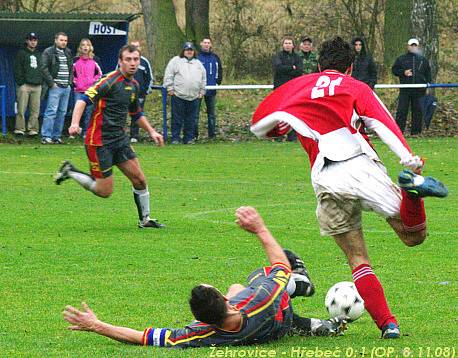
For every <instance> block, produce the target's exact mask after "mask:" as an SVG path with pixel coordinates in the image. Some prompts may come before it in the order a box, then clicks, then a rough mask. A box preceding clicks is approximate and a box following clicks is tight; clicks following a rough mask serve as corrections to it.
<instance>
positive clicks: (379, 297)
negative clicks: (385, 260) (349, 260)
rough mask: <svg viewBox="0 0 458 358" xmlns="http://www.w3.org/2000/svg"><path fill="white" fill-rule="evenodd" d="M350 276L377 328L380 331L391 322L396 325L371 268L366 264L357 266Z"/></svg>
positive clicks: (381, 288)
mask: <svg viewBox="0 0 458 358" xmlns="http://www.w3.org/2000/svg"><path fill="white" fill-rule="evenodd" d="M352 274H353V282H354V283H355V286H356V289H357V290H358V292H359V294H360V295H361V297H362V298H363V300H364V306H365V307H366V310H367V312H369V314H370V315H371V317H372V319H373V320H374V321H375V323H376V324H377V327H378V328H380V329H381V328H382V327H384V326H386V325H387V324H388V323H391V322H393V323H395V324H398V322H397V321H396V318H394V316H393V315H392V314H391V311H390V309H389V307H388V303H387V302H386V298H385V293H384V292H383V287H382V285H381V284H380V281H379V280H378V278H377V276H375V273H374V271H372V267H370V266H369V265H367V264H362V265H359V266H358V267H356V268H355V269H354V270H353V271H352Z"/></svg>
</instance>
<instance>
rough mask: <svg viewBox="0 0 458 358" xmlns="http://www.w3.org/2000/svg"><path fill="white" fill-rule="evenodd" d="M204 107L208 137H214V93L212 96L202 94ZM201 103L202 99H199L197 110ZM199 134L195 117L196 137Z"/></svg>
mask: <svg viewBox="0 0 458 358" xmlns="http://www.w3.org/2000/svg"><path fill="white" fill-rule="evenodd" d="M203 99H204V100H205V107H207V120H208V122H207V129H208V138H215V136H216V114H215V108H216V95H213V96H204V98H203ZM201 105H202V99H200V101H199V112H200V106H201ZM198 136H199V117H197V122H196V138H197V137H198Z"/></svg>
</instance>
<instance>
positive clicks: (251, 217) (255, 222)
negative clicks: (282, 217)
mask: <svg viewBox="0 0 458 358" xmlns="http://www.w3.org/2000/svg"><path fill="white" fill-rule="evenodd" d="M235 216H237V220H236V221H235V222H236V223H237V224H238V225H239V226H240V227H241V228H242V229H244V230H246V231H248V232H251V233H253V234H258V233H260V232H262V231H264V230H266V225H265V224H264V221H263V220H262V218H261V215H259V214H258V212H257V211H256V209H255V208H253V207H251V206H241V207H240V208H238V209H237V210H236V211H235Z"/></svg>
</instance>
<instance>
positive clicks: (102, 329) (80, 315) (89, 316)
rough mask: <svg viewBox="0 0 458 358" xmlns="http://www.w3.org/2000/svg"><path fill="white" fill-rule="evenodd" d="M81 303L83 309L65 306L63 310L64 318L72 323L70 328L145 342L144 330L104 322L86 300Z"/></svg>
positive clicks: (134, 342)
mask: <svg viewBox="0 0 458 358" xmlns="http://www.w3.org/2000/svg"><path fill="white" fill-rule="evenodd" d="M81 305H82V306H83V310H82V311H80V310H78V309H77V308H75V307H73V306H66V307H65V310H64V312H63V315H64V319H65V320H66V321H67V322H68V323H70V324H71V326H69V327H68V329H70V330H75V331H89V332H94V333H97V334H100V335H102V336H105V337H108V338H111V339H115V340H117V341H120V342H124V343H131V344H140V345H141V344H143V342H142V338H143V332H140V331H137V330H135V329H131V328H127V327H119V326H112V325H111V324H108V323H105V322H102V321H100V320H99V319H97V316H96V315H95V314H94V312H92V310H91V309H90V308H89V306H88V305H87V304H86V303H85V302H83V303H82V304H81Z"/></svg>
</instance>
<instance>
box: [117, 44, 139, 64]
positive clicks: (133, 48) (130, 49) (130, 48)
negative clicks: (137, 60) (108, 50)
mask: <svg viewBox="0 0 458 358" xmlns="http://www.w3.org/2000/svg"><path fill="white" fill-rule="evenodd" d="M126 51H127V52H135V51H137V52H138V53H139V54H140V55H141V52H140V50H139V49H138V47H137V46H133V45H130V44H129V45H124V46H123V47H121V48H120V49H119V56H118V57H119V59H120V60H122V54H123V53H124V52H126Z"/></svg>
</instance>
